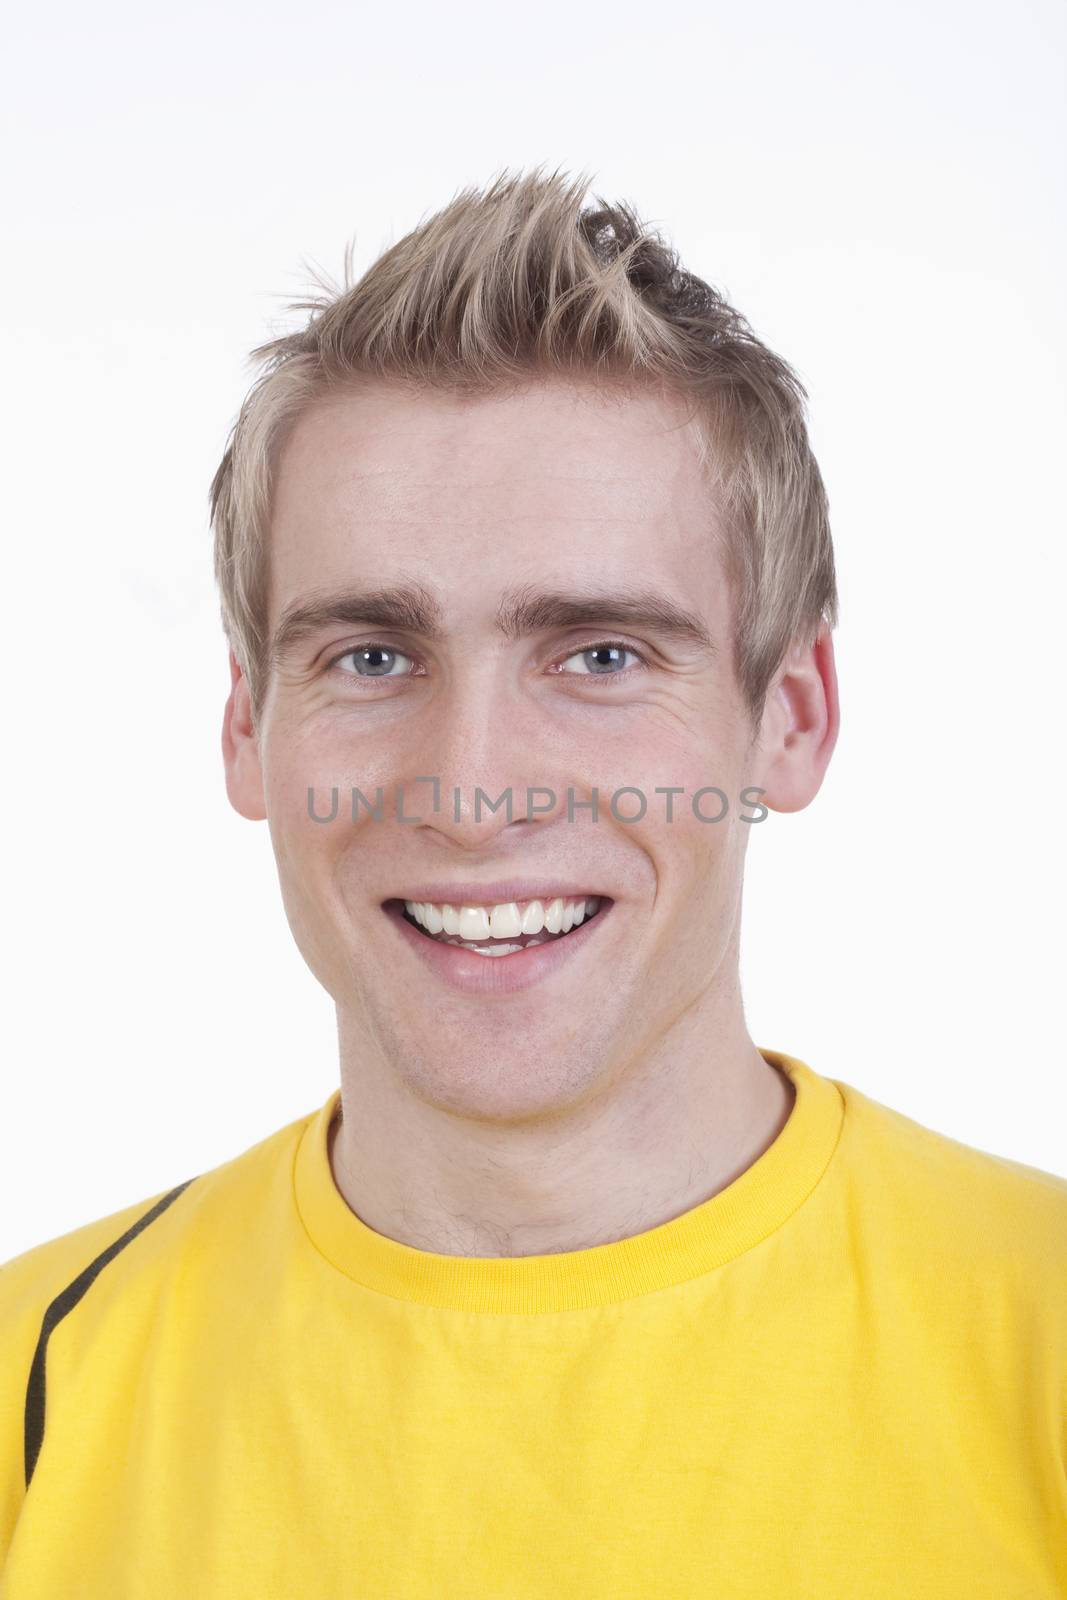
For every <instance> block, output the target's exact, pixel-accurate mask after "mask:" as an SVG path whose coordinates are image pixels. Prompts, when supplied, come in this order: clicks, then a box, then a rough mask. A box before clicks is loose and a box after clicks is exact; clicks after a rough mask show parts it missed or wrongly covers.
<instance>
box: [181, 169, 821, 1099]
mask: <svg viewBox="0 0 1067 1600" xmlns="http://www.w3.org/2000/svg"><path fill="white" fill-rule="evenodd" d="M582 194H583V190H582V187H581V186H579V185H573V184H567V183H565V182H563V181H562V180H559V179H544V178H541V177H539V176H534V177H528V178H523V179H508V180H501V181H500V182H498V183H496V184H494V185H493V186H492V187H491V188H490V189H489V190H487V191H486V192H484V193H482V194H465V195H463V196H461V197H460V198H459V199H458V200H456V201H455V202H453V204H452V205H451V206H449V207H448V208H446V209H445V211H444V212H442V213H441V214H439V215H438V216H437V217H434V218H432V219H431V220H430V221H429V222H428V223H426V224H424V225H423V226H422V227H421V228H419V229H418V230H416V232H415V233H413V234H412V235H410V236H408V237H407V238H406V239H404V240H401V242H400V243H399V244H398V245H396V246H395V247H393V249H392V250H390V251H389V252H387V253H386V255H385V256H383V257H382V258H381V260H380V261H379V262H378V263H377V264H376V265H375V266H374V267H372V268H371V270H370V271H369V272H368V273H367V274H366V275H365V277H364V278H363V279H362V280H360V282H358V283H356V284H355V285H352V286H349V287H347V288H345V289H344V290H343V291H340V292H338V293H337V294H335V295H334V296H332V297H330V298H327V299H325V300H323V301H319V302H314V303H312V310H313V315H312V317H311V319H310V321H309V323H308V325H307V327H306V328H305V329H304V330H303V331H301V332H299V333H297V334H293V335H291V336H289V337H287V338H283V339H280V340H278V341H276V342H275V343H274V344H273V345H269V346H266V347H264V348H263V350H262V351H261V352H259V353H260V354H263V355H265V356H266V357H267V358H268V362H269V364H268V368H267V371H266V372H265V373H264V375H263V377H261V379H260V380H259V382H258V384H257V386H256V387H255V389H254V390H253V391H252V393H251V394H250V396H249V398H248V400H247V401H246V403H245V407H244V408H243V409H242V412H241V415H240V417H239V419H238V422H237V424H236V426H235V430H234V434H233V437H232V439H231V442H230V445H229V448H228V450H227V452H226V455H225V457H224V460H223V462H222V464H221V466H220V468H219V471H218V473H217V475H216V478H215V481H214V484H213V490H212V501H213V515H214V519H215V526H216V537H217V571H218V575H219V581H220V586H221V590H222V597H223V616H224V621H225V624H226V627H227V632H228V635H229V638H230V642H231V646H232V653H231V672H232V689H231V695H230V700H229V702H228V705H227V715H226V723H225V729H224V750H225V754H226V762H227V775H228V785H229V792H230V796H231V800H232V801H233V803H234V805H235V806H236V807H237V809H238V810H239V811H241V812H242V814H244V815H246V816H249V817H259V818H262V817H267V818H268V820H269V824H270V828H271V835H272V840H273V843H274V848H275V853H276V856H277V860H278V865H279V872H280V877H281V883H282V891H283V896H284V899H285V905H286V911H287V914H288V916H289V920H290V924H291V926H292V928H293V932H294V935H295V937H296V939H297V942H298V944H299V945H300V948H301V950H302V952H303V954H304V956H305V959H306V960H307V961H308V963H309V965H310V966H311V968H312V970H313V971H314V972H315V973H316V975H317V976H318V977H319V978H320V980H321V981H322V982H323V984H324V985H325V987H326V988H327V989H328V990H329V992H330V993H331V994H332V995H333V997H334V999H335V1001H336V1002H337V1005H338V1009H339V1016H340V1019H341V1026H342V1033H343V1035H346V1036H347V1037H348V1039H349V1040H350V1041H354V1042H357V1043H358V1045H359V1047H360V1049H361V1050H362V1051H363V1053H364V1054H365V1053H366V1052H367V1051H368V1050H372V1051H376V1052H377V1053H378V1054H379V1055H380V1058H381V1059H383V1060H385V1061H388V1063H390V1065H391V1066H392V1068H393V1069H394V1070H396V1071H398V1072H399V1074H400V1076H401V1078H402V1079H403V1081H404V1082H405V1084H406V1085H407V1086H408V1087H409V1088H410V1089H412V1090H413V1091H414V1092H415V1093H416V1094H417V1095H418V1096H419V1097H420V1098H421V1099H423V1100H425V1101H429V1102H432V1103H436V1104H439V1105H441V1106H443V1107H448V1108H449V1109H452V1110H455V1111H460V1112H466V1113H467V1114H469V1115H475V1114H476V1115H479V1116H486V1115H494V1114H495V1115H497V1116H499V1117H502V1118H509V1117H522V1116H528V1115H544V1114H545V1113H547V1112H548V1111H549V1110H551V1109H552V1108H560V1107H561V1106H563V1105H565V1104H566V1105H573V1104H575V1103H576V1102H578V1101H581V1100H584V1099H585V1098H586V1097H593V1096H595V1095H596V1094H597V1092H598V1091H600V1090H602V1089H603V1088H605V1087H606V1086H607V1085H608V1084H609V1083H610V1082H611V1081H612V1080H613V1079H614V1078H617V1077H618V1075H619V1074H621V1073H623V1072H624V1071H625V1070H626V1068H627V1066H628V1065H632V1063H633V1062H634V1061H636V1060H638V1059H641V1058H642V1057H643V1056H648V1055H649V1054H650V1053H652V1054H654V1053H655V1051H656V1049H657V1048H659V1047H662V1046H664V1045H665V1041H666V1040H667V1038H668V1036H669V1035H671V1034H672V1033H676V1032H677V1030H679V1029H681V1030H685V1029H686V1028H687V1027H690V1026H692V1025H693V1020H694V1018H696V1017H698V1016H699V1017H700V1018H701V1023H700V1025H701V1027H707V1026H709V1018H710V1017H711V1015H712V1014H714V1015H715V1017H716V1018H717V1019H718V1023H717V1025H718V1026H719V1027H720V1029H721V1028H727V1029H729V1028H736V1027H737V1026H738V1024H739V1018H740V1010H739V1002H738V996H737V990H736V982H737V971H736V967H737V934H738V920H739V909H740V894H741V881H742V871H743V860H744V853H745V848H746V844H747V838H748V833H749V829H750V827H751V825H752V824H751V823H750V822H745V821H742V820H741V818H742V816H743V815H744V816H748V817H751V816H752V815H753V813H754V811H755V809H756V801H755V799H754V798H749V799H748V800H747V803H746V802H745V800H743V799H742V790H743V789H744V788H745V787H746V786H752V787H754V788H759V789H761V790H763V791H764V792H763V794H762V796H761V798H762V801H763V803H764V804H765V805H766V806H769V807H770V808H772V809H777V810H794V809H798V808H799V807H801V806H803V805H806V804H807V803H808V801H809V800H810V799H811V797H812V796H813V795H814V793H815V792H816V790H817V788H818V786H819V783H820V782H821V778H822V774H823V772H824V770H825V767H826V764H827V762H828V761H829V758H830V755H831V752H832V748H833V743H834V739H835V736H836V728H837V706H836V692H835V685H834V674H833V660H832V650H831V646H830V640H829V629H830V628H831V627H832V626H833V623H834V621H835V614H836V596H835V589H834V572H833V557H832V549H831V543H830V535H829V529H828V524H827V515H826V504H825V497H824V494H823V489H822V484H821V481H820V478H819V473H818V469H817V466H816V464H815V461H814V458H813V457H812V455H811V452H810V449H809V446H808V442H807V437H806V431H805V427H804V420H803V409H802V402H803V390H802V389H801V387H800V385H799V383H798V382H797V380H796V378H795V377H794V376H793V374H792V373H791V371H790V369H789V368H788V367H787V366H786V365H785V363H784V362H782V361H781V360H780V359H779V358H778V357H777V356H775V355H774V354H772V353H771V352H770V351H769V350H767V349H766V348H765V347H764V346H763V345H762V344H760V343H759V341H758V340H757V339H756V338H755V336H754V335H753V333H752V332H751V330H750V329H749V328H748V326H747V324H746V323H745V322H744V321H743V319H742V318H741V317H740V316H739V315H738V314H737V313H736V312H735V311H733V310H732V309H731V308H730V307H729V306H727V305H726V304H725V302H723V301H722V300H721V299H720V298H719V297H718V296H717V295H715V294H714V293H713V291H711V290H710V289H709V288H707V286H706V285H704V284H703V283H701V282H700V281H699V280H697V279H694V278H692V277H691V276H689V275H688V274H686V273H684V272H683V271H682V270H681V269H680V267H679V266H678V264H677V261H676V259H675V257H674V256H673V255H672V254H671V252H670V251H668V250H667V248H666V247H665V246H664V245H663V244H662V243H660V242H659V241H658V240H657V239H655V238H654V237H652V236H650V235H648V234H647V233H646V232H645V231H644V230H643V229H642V228H641V226H640V224H639V223H638V221H637V219H636V218H635V217H634V216H633V214H632V213H631V212H629V211H628V210H626V209H625V208H612V207H603V206H600V207H598V208H596V209H591V210H583V209H582ZM420 778H421V779H429V778H434V779H436V780H437V782H438V790H437V794H438V809H437V810H434V808H433V801H434V787H433V785H432V784H430V783H425V782H424V783H422V784H420V783H419V782H418V780H419V779H420ZM710 786H715V787H716V788H717V789H718V790H721V791H722V793H723V795H724V796H725V797H726V804H727V808H728V809H727V813H726V815H725V816H723V817H722V820H720V821H718V822H716V821H712V820H709V819H712V818H714V817H715V816H716V814H717V813H718V812H719V811H720V810H721V808H722V801H721V800H720V799H719V798H718V797H717V796H715V795H712V794H709V793H707V792H705V794H704V795H703V796H702V797H701V798H699V799H698V800H696V801H694V798H693V797H694V796H695V795H696V794H697V792H698V791H700V790H705V791H707V790H708V789H709V788H710ZM309 789H310V790H312V791H313V792H314V795H315V805H316V809H317V810H318V812H319V813H320V814H327V813H328V812H329V809H330V805H331V795H332V791H333V790H334V789H336V790H337V791H338V795H339V797H340V799H339V810H338V814H337V816H336V817H335V818H334V820H332V821H330V822H328V823H320V822H316V821H314V820H312V819H311V817H310V816H309V811H308V791H309ZM354 789H355V790H358V791H359V792H360V794H361V795H362V796H365V797H366V798H367V800H368V801H369V802H370V803H371V804H373V803H374V801H375V799H376V796H377V795H378V793H379V791H380V793H381V795H382V797H383V799H384V815H383V816H382V817H381V819H380V820H379V819H378V818H376V817H375V816H374V815H373V814H372V813H371V812H370V811H369V810H368V809H367V808H366V807H365V806H363V805H361V804H359V803H357V805H356V807H355V813H354V814H353V811H352V809H351V808H350V804H349V802H350V798H351V795H352V791H353V790H354ZM476 789H480V790H481V791H482V792H483V793H484V794H485V795H487V796H489V797H490V800H495V799H496V798H497V797H498V796H500V795H501V794H502V793H503V792H504V791H507V790H510V792H511V795H512V798H513V805H512V810H511V816H510V819H509V816H508V814H507V810H506V809H505V808H500V809H498V810H496V811H493V810H491V809H489V807H487V806H486V805H484V803H483V805H482V809H481V815H480V816H479V815H476V813H475V791H476ZM531 789H533V790H535V791H537V794H536V795H534V796H533V797H531V795H530V790H531ZM622 789H626V790H634V791H638V792H637V793H631V794H627V795H620V796H619V800H618V805H617V807H611V806H609V800H610V798H611V797H612V796H613V795H615V794H616V792H617V791H620V790H622ZM594 790H595V791H596V792H597V794H598V797H599V803H598V810H597V813H596V815H595V817H594V813H593V812H592V811H591V809H590V807H589V804H588V802H589V801H590V800H591V797H592V793H593V791H594ZM667 790H673V791H675V793H674V795H673V798H672V797H671V796H669V795H668V794H667V793H666V792H665V791H667ZM457 791H458V793H457ZM546 791H551V794H552V795H553V796H554V797H555V803H554V804H553V803H546ZM657 791H658V792H657ZM541 807H544V809H540V808H541ZM403 816H409V817H410V816H416V817H418V818H419V819H420V820H418V821H416V822H415V823H411V822H405V821H402V820H401V818H402V817H403ZM630 818H634V819H635V820H628V819H630ZM668 819H669V820H668ZM505 889H507V892H505ZM541 890H544V891H546V893H547V891H549V890H551V892H552V894H553V895H555V894H556V893H559V894H560V895H562V896H563V897H564V898H567V897H573V898H576V899H577V898H581V897H583V896H584V895H586V894H588V895H590V896H596V897H599V899H600V904H601V909H600V911H599V912H598V913H597V914H596V916H594V917H593V918H591V919H589V920H587V922H586V923H584V924H582V925H581V926H580V927H576V929H575V931H574V932H572V933H567V934H563V935H562V936H560V937H559V938H558V942H557V940H556V939H555V938H554V937H551V938H550V939H549V940H548V941H546V942H548V943H551V944H552V946H553V948H552V949H551V950H548V949H546V948H545V946H544V945H542V946H540V947H539V948H540V952H541V954H540V956H539V958H538V960H537V961H534V960H532V959H531V958H530V957H528V956H526V955H518V954H516V955H507V956H497V957H489V956H480V955H472V954H469V953H466V952H465V953H463V954H462V956H457V957H456V958H455V960H454V961H453V962H452V965H451V967H449V965H448V961H447V960H445V962H444V964H442V960H441V959H440V958H441V956H442V952H441V948H440V942H439V941H436V942H434V944H433V948H432V951H431V952H430V955H431V959H430V960H426V959H424V958H425V957H426V956H427V949H424V948H422V947H423V946H424V945H426V944H427V941H428V940H429V939H430V934H429V933H428V932H426V931H420V930H418V929H417V928H416V927H415V926H414V925H413V924H411V922H410V921H407V920H405V918H404V912H403V904H404V902H405V901H409V902H413V901H418V902H430V903H431V904H433V905H440V904H443V903H456V904H459V903H471V904H475V903H481V902H487V903H490V904H495V903H497V902H498V901H500V900H506V901H512V900H514V901H516V902H517V903H518V905H519V908H520V914H521V912H522V910H523V908H524V906H525V903H526V901H528V900H532V899H534V898H545V897H546V896H545V895H543V894H541V893H539V891H541ZM429 921H430V926H431V927H433V926H434V923H433V915H432V913H431V916H430V918H429ZM472 926H473V924H472ZM444 931H446V930H442V932H444ZM534 937H540V938H544V937H545V935H544V933H543V932H542V933H541V934H540V935H535V936H534ZM427 948H428V947H427ZM550 957H551V959H549V958H550ZM461 965H462V972H461V970H460V969H461ZM446 968H447V969H448V971H447V972H446ZM525 970H528V971H529V972H530V973H532V974H533V975H534V979H535V981H528V980H527V979H523V978H522V977H521V976H517V975H518V974H521V973H522V972H523V971H525ZM449 974H451V975H449ZM457 975H458V976H457Z"/></svg>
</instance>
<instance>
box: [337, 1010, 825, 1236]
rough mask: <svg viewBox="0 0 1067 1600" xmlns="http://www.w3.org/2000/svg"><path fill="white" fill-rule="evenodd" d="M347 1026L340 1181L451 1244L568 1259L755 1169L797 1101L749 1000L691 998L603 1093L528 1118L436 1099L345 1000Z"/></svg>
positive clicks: (355, 1197)
mask: <svg viewBox="0 0 1067 1600" xmlns="http://www.w3.org/2000/svg"><path fill="white" fill-rule="evenodd" d="M724 1023H730V1024H731V1025H728V1026H724ZM338 1024H339V1036H340V1043H341V1105H342V1115H341V1117H340V1118H339V1119H338V1120H337V1121H335V1123H334V1126H333V1128H332V1129H331V1130H330V1147H329V1148H330V1163H331V1167H332V1170H333V1176H334V1182H335V1183H336V1185H337V1187H338V1189H339V1190H340V1192H341V1195H342V1196H343V1198H344V1200H345V1201H346V1203H347V1204H348V1206H349V1207H350V1209H351V1210H352V1211H354V1212H355V1213H356V1215H357V1216H358V1217H359V1218H360V1219H361V1220H362V1221H363V1222H365V1223H366V1224H367V1226H368V1227H371V1228H373V1229H374V1230H375V1231H376V1232H378V1233H381V1234H384V1235H385V1236H386V1237H388V1238H391V1239H394V1240H396V1241H398V1242H399V1243H401V1244H407V1245H410V1246H412V1247H414V1248H415V1249H420V1250H428V1251H432V1252H434V1253H436V1254H440V1255H456V1256H528V1255H553V1254H557V1253H559V1252H562V1251H573V1250H584V1249H589V1248H591V1247H593V1246H594V1245H598V1244H609V1243H612V1242H614V1241H615V1240H618V1239H623V1238H630V1237H633V1236H634V1235H636V1234H638V1233H644V1232H646V1231H647V1230H648V1229H650V1228H655V1227H658V1226H660V1225H661V1224H662V1223H665V1222H669V1221H670V1220H671V1219H672V1218H674V1217H677V1216H680V1215H681V1214H682V1213H683V1212H685V1211H689V1210H691V1209H692V1208H693V1207H694V1206H697V1205H700V1204H701V1203H702V1202H703V1201H705V1200H708V1199H710V1198H711V1197H712V1196H713V1195H715V1194H717V1193H718V1192H719V1191H720V1190H721V1189H724V1188H725V1187H726V1186H727V1185H728V1184H730V1183H732V1182H733V1181H734V1180H735V1179H736V1178H738V1177H740V1175H741V1173H742V1172H744V1171H745V1170H746V1169H747V1168H748V1167H750V1166H751V1165H752V1163H753V1162H754V1161H756V1160H757V1159H758V1157H759V1156H760V1155H762V1154H763V1152H764V1150H766V1149H767V1147H768V1146H769V1145H770V1144H771V1143H772V1142H773V1141H774V1139H775V1138H776V1137H777V1136H778V1134H779V1133H780V1132H781V1130H782V1128H783V1127H784V1125H785V1122H786V1120H787V1118H788V1116H789V1113H790V1111H791V1109H792V1106H793V1099H794V1091H793V1088H792V1086H791V1084H790V1083H789V1081H788V1079H787V1078H786V1077H785V1076H784V1075H783V1074H782V1073H781V1072H779V1070H778V1069H777V1068H776V1067H774V1066H772V1065H771V1064H770V1063H769V1062H767V1061H766V1060H765V1059H764V1058H763V1056H761V1055H760V1053H759V1051H758V1050H757V1049H756V1046H755V1045H754V1044H753V1042H752V1040H751V1039H750V1038H749V1036H748V1033H747V1030H746V1029H745V1026H744V1021H743V1017H742V1015H741V1010H740V1003H739V999H738V1003H737V1006H736V1008H735V1010H734V1013H733V1015H732V1016H728V1017H724V1016H723V1014H722V1010H721V1008H718V1007H716V1006H714V1005H713V1004H708V1005H706V1006H699V1005H698V1006H696V1007H694V1008H692V1009H691V1010H689V1011H688V1012H686V1013H685V1014H683V1016H682V1017H681V1018H678V1019H676V1020H675V1022H674V1023H673V1025H672V1026H671V1027H670V1029H669V1031H667V1032H666V1033H665V1034H664V1035H663V1036H662V1037H661V1038H659V1039H658V1040H657V1041H656V1042H655V1044H654V1045H653V1046H652V1048H650V1049H647V1048H646V1049H645V1050H644V1051H643V1053H642V1054H641V1056H640V1057H639V1058H637V1059H631V1060H620V1061H619V1062H618V1063H617V1066H616V1069H615V1070H614V1071H613V1072H612V1073H611V1074H610V1075H607V1076H606V1077H605V1080H604V1088H603V1090H602V1091H601V1093H600V1094H599V1096H598V1098H597V1099H595V1100H590V1099H588V1098H586V1099H584V1100H583V1101H582V1102H581V1104H580V1105H578V1106H576V1107H575V1108H574V1109H573V1111H572V1112H571V1113H570V1114H568V1115H564V1116H554V1117H553V1118H551V1119H542V1120H541V1121H533V1122H524V1123H522V1124H521V1125H502V1124H500V1123H489V1122H479V1121H477V1120H475V1119H472V1118H470V1117H457V1116H455V1115H454V1114H452V1113H450V1112H449V1111H447V1110H444V1109H441V1108H440V1107H438V1106H436V1105H432V1104H429V1103H428V1102H427V1101H425V1100H424V1099H420V1098H419V1097H418V1096H416V1095H414V1094H413V1093H412V1092H411V1090H410V1089H408V1088H407V1087H406V1085H405V1084H404V1083H403V1082H402V1081H401V1079H400V1076H399V1074H398V1073H397V1072H395V1071H394V1070H392V1068H391V1067H390V1064H389V1063H388V1062H387V1061H385V1060H383V1059H382V1058H381V1056H380V1054H378V1053H376V1051H375V1049H374V1046H373V1043H372V1041H371V1040H370V1038H369V1037H368V1035H367V1034H366V1032H365V1031H364V1030H361V1029H359V1028H356V1027H355V1026H354V1025H353V1018H352V1017H351V1016H350V1015H348V1014H346V1013H343V1012H341V1011H340V1010H339V1012H338Z"/></svg>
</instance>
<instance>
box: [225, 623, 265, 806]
mask: <svg viewBox="0 0 1067 1600" xmlns="http://www.w3.org/2000/svg"><path fill="white" fill-rule="evenodd" d="M222 759H223V762H224V763H225V767H226V793H227V795H228V796H229V799H230V804H231V805H232V806H233V808H234V810H235V811H237V812H238V813H239V814H240V815H241V816H242V817H247V818H248V820H249V821H250V822H263V821H264V820H265V819H266V815H267V807H266V801H265V798H264V793H263V767H262V763H261V762H260V759H259V738H258V734H257V731H256V729H255V727H254V726H253V722H252V698H251V694H250V692H249V688H248V679H247V678H246V677H245V675H244V673H243V672H242V671H241V668H240V665H239V664H238V661H237V658H236V656H235V655H234V653H233V651H232V650H231V651H230V694H229V698H228V699H227V701H226V709H225V711H224V712H223V717H222Z"/></svg>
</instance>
